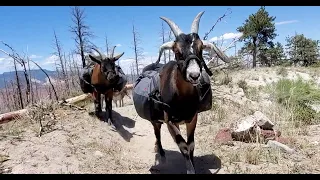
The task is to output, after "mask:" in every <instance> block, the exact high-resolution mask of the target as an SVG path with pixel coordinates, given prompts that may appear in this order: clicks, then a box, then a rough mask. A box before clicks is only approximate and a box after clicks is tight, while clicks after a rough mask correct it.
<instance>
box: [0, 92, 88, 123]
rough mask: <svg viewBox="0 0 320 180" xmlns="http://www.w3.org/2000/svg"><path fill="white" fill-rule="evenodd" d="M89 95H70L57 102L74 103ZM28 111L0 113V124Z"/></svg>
mask: <svg viewBox="0 0 320 180" xmlns="http://www.w3.org/2000/svg"><path fill="white" fill-rule="evenodd" d="M89 97H90V94H82V95H80V96H76V97H72V98H69V99H66V100H64V101H60V102H59V104H63V103H67V104H74V103H78V102H81V101H84V100H86V99H88V98H89ZM27 112H28V110H27V109H20V110H18V111H13V112H8V113H4V114H0V124H3V123H7V122H9V121H12V120H14V119H16V118H19V117H21V116H23V115H25V114H26V113H27Z"/></svg>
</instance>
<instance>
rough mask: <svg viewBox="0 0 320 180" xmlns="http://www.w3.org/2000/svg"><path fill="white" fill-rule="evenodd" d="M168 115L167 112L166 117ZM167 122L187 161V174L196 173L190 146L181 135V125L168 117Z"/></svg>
mask: <svg viewBox="0 0 320 180" xmlns="http://www.w3.org/2000/svg"><path fill="white" fill-rule="evenodd" d="M166 116H167V115H166V113H165V118H166ZM167 117H171V116H167ZM166 122H167V127H168V130H169V132H170V135H171V136H172V138H173V140H174V141H175V143H176V144H177V145H178V147H179V150H180V152H181V154H182V155H183V157H184V159H185V161H186V167H187V174H195V168H194V165H193V162H192V160H191V154H190V151H189V146H188V144H187V142H186V141H185V140H184V138H183V137H182V135H181V132H180V129H179V125H177V124H173V123H172V122H171V120H170V118H168V121H166Z"/></svg>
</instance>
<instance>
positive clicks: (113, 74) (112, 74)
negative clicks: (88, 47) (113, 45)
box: [89, 49, 124, 84]
mask: <svg viewBox="0 0 320 180" xmlns="http://www.w3.org/2000/svg"><path fill="white" fill-rule="evenodd" d="M94 50H95V51H97V52H98V53H99V55H100V58H97V57H96V56H92V55H90V54H89V57H90V59H91V60H92V61H94V62H96V63H98V64H99V65H100V72H101V73H102V74H103V75H104V77H105V79H106V80H107V81H108V82H110V83H111V84H112V83H114V82H116V81H117V80H118V79H119V74H118V72H117V70H116V68H115V66H116V64H115V62H116V61H117V60H118V59H119V58H120V57H121V56H122V55H123V54H124V52H123V53H121V54H119V55H117V56H115V57H113V55H112V56H111V57H106V56H105V55H104V54H102V53H101V52H100V51H99V50H97V49H94ZM112 54H113V53H112Z"/></svg>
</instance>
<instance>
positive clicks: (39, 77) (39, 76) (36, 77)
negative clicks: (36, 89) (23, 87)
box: [0, 69, 57, 88]
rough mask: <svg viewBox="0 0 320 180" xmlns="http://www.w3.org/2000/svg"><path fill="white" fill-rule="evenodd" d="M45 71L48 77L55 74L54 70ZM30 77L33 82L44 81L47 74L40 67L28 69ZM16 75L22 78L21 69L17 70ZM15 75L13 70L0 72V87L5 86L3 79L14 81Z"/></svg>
mask: <svg viewBox="0 0 320 180" xmlns="http://www.w3.org/2000/svg"><path fill="white" fill-rule="evenodd" d="M45 72H46V73H47V74H48V75H49V77H55V76H56V75H57V73H56V71H50V70H46V69H45ZM30 74H31V77H32V79H33V81H34V82H37V83H45V82H46V78H47V76H46V75H45V74H44V73H43V72H42V71H41V70H40V69H35V70H30ZM18 76H19V77H20V78H21V79H23V80H24V74H23V71H18ZM15 77H16V74H15V72H14V71H11V72H4V73H2V74H0V88H4V87H5V81H6V82H10V81H14V82H15Z"/></svg>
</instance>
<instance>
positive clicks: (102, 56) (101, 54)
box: [92, 47, 106, 60]
mask: <svg viewBox="0 0 320 180" xmlns="http://www.w3.org/2000/svg"><path fill="white" fill-rule="evenodd" d="M92 49H93V50H95V51H96V52H97V53H98V54H99V55H100V58H101V60H103V59H105V57H106V56H105V55H104V54H103V53H101V52H100V51H99V50H98V49H97V48H95V47H92Z"/></svg>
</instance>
